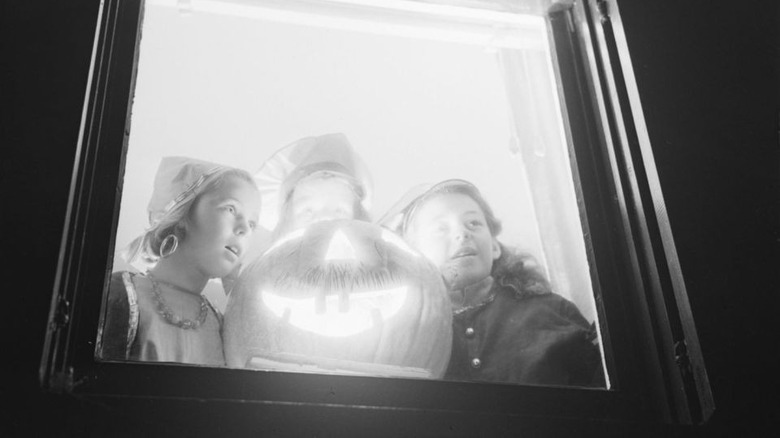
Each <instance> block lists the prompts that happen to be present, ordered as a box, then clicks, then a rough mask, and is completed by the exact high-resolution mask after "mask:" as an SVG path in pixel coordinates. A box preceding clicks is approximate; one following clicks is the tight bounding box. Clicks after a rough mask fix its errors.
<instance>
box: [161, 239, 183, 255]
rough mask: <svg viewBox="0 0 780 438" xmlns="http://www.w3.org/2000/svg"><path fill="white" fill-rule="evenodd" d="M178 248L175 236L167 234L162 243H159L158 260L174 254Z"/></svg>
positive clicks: (177, 240)
mask: <svg viewBox="0 0 780 438" xmlns="http://www.w3.org/2000/svg"><path fill="white" fill-rule="evenodd" d="M178 247H179V238H178V237H176V235H175V234H169V235H167V236H165V239H163V241H162V243H160V258H162V259H164V258H166V257H168V256H170V255H171V254H173V253H174V252H176V248H178Z"/></svg>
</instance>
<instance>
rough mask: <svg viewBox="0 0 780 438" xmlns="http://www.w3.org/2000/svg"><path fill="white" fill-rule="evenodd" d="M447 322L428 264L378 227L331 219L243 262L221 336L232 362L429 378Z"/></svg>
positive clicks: (440, 364) (442, 353)
mask: <svg viewBox="0 0 780 438" xmlns="http://www.w3.org/2000/svg"><path fill="white" fill-rule="evenodd" d="M451 323H452V312H451V304H450V301H449V297H448V295H447V292H446V288H445V286H444V283H443V281H442V279H441V275H440V274H439V271H438V269H437V268H436V267H435V266H434V265H433V264H431V263H430V262H429V261H427V259H425V257H423V256H421V255H420V254H419V253H417V252H415V251H414V250H412V249H411V248H410V247H409V246H407V245H406V244H405V243H404V242H403V241H402V240H401V239H400V238H399V237H398V236H397V235H395V234H393V233H391V232H390V231H388V230H385V229H383V228H381V227H378V226H376V225H372V224H370V223H366V222H359V221H352V220H340V221H326V222H318V223H316V224H314V225H312V226H310V227H309V228H306V229H302V230H298V231H295V232H293V233H291V234H289V235H287V236H285V237H283V238H281V239H280V240H279V241H277V242H276V243H275V244H274V245H273V246H272V247H271V248H269V249H268V250H267V251H266V253H265V254H263V256H262V257H260V258H259V259H258V260H257V261H255V262H254V263H253V264H251V265H250V266H248V267H247V268H246V269H245V271H244V273H243V274H242V276H241V278H239V280H238V282H237V284H236V286H235V288H234V289H233V292H232V293H231V297H230V300H229V302H228V306H227V308H226V310H225V321H224V327H223V338H224V346H225V356H226V359H227V363H228V366H232V367H245V366H258V367H262V368H271V369H280V370H286V371H317V372H328V370H330V371H332V372H345V373H358V374H371V375H395V376H419V377H433V378H437V377H440V376H441V375H442V374H443V372H444V369H445V367H446V366H447V362H448V360H449V355H450V348H451V340H452V326H451ZM253 364H254V365H253Z"/></svg>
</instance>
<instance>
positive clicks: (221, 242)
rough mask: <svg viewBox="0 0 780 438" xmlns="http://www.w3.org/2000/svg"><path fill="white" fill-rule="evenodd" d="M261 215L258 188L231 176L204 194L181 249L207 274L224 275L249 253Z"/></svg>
mask: <svg viewBox="0 0 780 438" xmlns="http://www.w3.org/2000/svg"><path fill="white" fill-rule="evenodd" d="M259 214H260V194H259V192H258V191H257V189H256V188H255V187H254V186H253V185H252V184H250V183H248V182H247V181H244V180H242V179H240V178H235V177H229V178H228V179H226V180H225V181H223V183H222V184H220V185H219V186H218V187H217V188H216V189H214V190H212V191H210V192H207V193H204V194H202V195H200V197H199V198H198V200H197V201H196V203H195V205H194V206H193V209H192V210H191V212H190V217H189V220H188V221H187V224H186V225H185V231H186V234H185V237H184V239H183V240H182V242H181V244H180V246H179V251H181V252H182V253H183V255H185V256H186V257H188V258H189V262H190V263H191V264H192V266H193V267H194V268H195V269H197V270H198V271H200V272H201V273H203V274H204V275H205V276H206V277H208V278H218V277H223V276H225V275H227V274H228V273H229V272H231V271H232V270H233V268H235V267H236V266H237V265H238V263H239V262H240V261H241V259H242V257H243V256H244V254H245V253H246V252H247V249H248V248H249V243H250V237H251V235H252V232H253V231H254V229H255V226H256V224H257V221H258V216H259ZM179 251H177V252H179Z"/></svg>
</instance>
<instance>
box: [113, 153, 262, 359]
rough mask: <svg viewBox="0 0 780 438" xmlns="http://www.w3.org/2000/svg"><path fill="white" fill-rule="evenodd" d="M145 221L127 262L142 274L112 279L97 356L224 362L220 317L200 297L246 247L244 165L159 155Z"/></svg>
mask: <svg viewBox="0 0 780 438" xmlns="http://www.w3.org/2000/svg"><path fill="white" fill-rule="evenodd" d="M148 212H149V222H150V226H149V227H148V228H147V230H146V231H145V232H144V233H143V234H142V235H141V236H139V237H138V238H136V239H135V240H134V241H133V242H132V243H131V244H130V245H129V247H128V248H127V250H126V252H125V259H126V260H127V261H128V263H130V264H131V265H133V266H136V267H140V268H141V270H144V269H147V268H148V270H146V271H145V272H143V273H134V272H129V271H123V272H115V273H113V274H112V276H111V283H110V286H109V293H108V299H107V305H106V314H105V317H104V324H103V325H102V333H101V335H100V336H99V346H98V353H99V356H100V357H102V358H103V359H111V360H134V361H151V362H177V363H189V364H201V365H214V366H222V365H224V364H225V358H224V354H223V351H222V340H221V337H220V331H221V315H220V314H219V313H218V312H217V311H216V309H215V308H214V307H213V306H212V305H211V304H210V303H209V301H208V300H207V299H206V298H205V297H204V296H203V295H202V292H203V290H204V288H205V287H206V284H207V282H208V280H210V279H213V278H222V277H224V276H227V275H228V274H229V273H230V272H232V271H233V270H234V269H236V267H237V266H238V264H239V263H240V261H241V259H242V258H243V256H244V255H245V253H246V252H247V249H248V246H249V243H250V237H251V235H252V232H253V231H254V229H255V227H256V224H257V222H258V217H259V214H260V195H259V192H258V190H257V186H256V185H255V182H254V179H253V178H252V176H251V175H250V174H249V173H248V172H246V171H243V170H240V169H234V168H230V167H225V166H220V165H217V164H213V163H208V162H205V161H200V160H195V159H192V158H185V157H166V158H163V160H162V162H161V163H160V166H159V168H158V170H157V175H156V177H155V181H154V191H153V193H152V198H151V200H150V201H149V205H148Z"/></svg>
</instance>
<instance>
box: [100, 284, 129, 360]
mask: <svg viewBox="0 0 780 438" xmlns="http://www.w3.org/2000/svg"><path fill="white" fill-rule="evenodd" d="M122 274H123V273H121V272H115V273H114V274H112V275H111V282H110V284H109V287H108V300H107V301H106V316H105V319H104V322H103V327H102V331H101V334H100V357H101V358H102V359H109V360H127V341H128V329H129V327H130V303H129V300H128V295H127V290H126V289H125V284H124V281H123V279H122Z"/></svg>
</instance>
